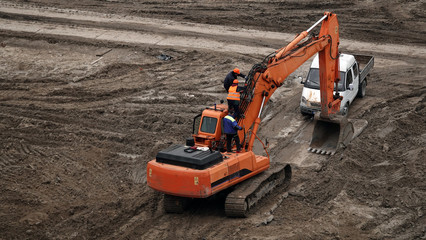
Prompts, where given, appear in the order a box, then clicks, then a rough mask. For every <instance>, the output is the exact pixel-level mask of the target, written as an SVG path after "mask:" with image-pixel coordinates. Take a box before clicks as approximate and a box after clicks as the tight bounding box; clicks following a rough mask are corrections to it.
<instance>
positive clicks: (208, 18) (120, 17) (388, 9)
mask: <svg viewBox="0 0 426 240" xmlns="http://www.w3.org/2000/svg"><path fill="white" fill-rule="evenodd" d="M425 8H426V4H425V3H424V2H423V1H393V3H392V4H391V3H389V2H388V1H351V2H350V3H348V2H347V1H333V2H332V3H331V2H330V1H309V0H303V1H285V2H284V1H275V2H269V1H260V0H258V1H256V0H255V1H175V2H172V1H150V2H146V1H141V2H134V1H125V0H123V1H120V0H118V1H94V0H81V1H78V3H76V2H75V1H54V0H34V1H33V0H25V1H0V22H1V24H0V43H1V47H0V52H1V56H2V57H1V58H0V62H1V64H0V69H1V71H0V173H1V174H0V186H1V188H0V239H287V238H288V239H425V238H426V227H425V226H426V218H425V210H426V209H425V207H426V201H425V199H426V184H425V180H426V179H425V178H426V177H425V172H426V161H425V157H424V156H425V147H424V146H425V144H426V130H425V129H426V121H425V120H426V118H425V115H426V108H425V104H426V101H425V96H426V84H425V83H424V80H425V77H424V76H425V73H426V71H425V70H426V66H425V64H424V63H425V62H426V57H425V53H426V44H425V41H424V39H425V37H426V34H425V29H426V18H425V17H426V16H425V13H424V9H425ZM325 10H332V11H334V12H336V13H337V14H339V15H338V16H339V22H340V29H341V36H342V39H341V51H342V52H349V53H357V54H367V55H374V57H375V59H376V63H375V67H374V70H373V71H372V73H371V74H370V76H369V78H368V87H367V95H366V97H365V98H363V99H357V100H356V101H355V102H354V104H353V105H352V106H351V109H350V113H349V117H350V118H354V119H357V118H358V119H366V120H367V121H368V122H369V125H368V127H367V129H366V130H365V131H364V132H363V133H362V134H361V135H360V136H359V137H358V138H356V139H355V140H354V141H353V142H352V143H351V144H350V145H349V146H348V147H347V148H346V149H343V150H341V151H339V152H338V153H336V154H335V155H334V156H322V155H315V154H311V153H308V152H307V151H306V148H307V146H308V144H309V140H310V134H311V132H312V119H310V118H309V117H303V116H302V115H301V114H300V112H299V109H298V104H299V100H300V94H301V90H302V85H300V84H299V82H300V79H301V78H304V77H306V73H307V70H308V67H309V61H308V62H307V63H306V64H304V65H303V66H302V67H301V68H299V69H298V70H297V71H296V72H295V73H293V74H292V75H291V76H290V77H289V78H288V79H287V81H286V82H285V84H284V86H283V87H282V88H280V89H279V90H277V92H276V93H275V95H274V96H273V97H272V98H271V101H270V102H269V105H268V107H267V108H266V110H265V113H264V114H263V116H262V118H263V122H262V125H261V132H260V134H259V135H260V136H261V138H262V139H265V138H268V141H269V142H270V149H269V152H270V154H271V156H272V161H277V162H287V163H290V164H291V165H292V166H293V179H292V183H291V185H290V187H289V188H288V189H278V190H277V193H278V195H281V196H284V199H283V201H282V202H279V201H277V198H272V197H270V198H268V199H265V200H264V201H263V202H262V203H261V205H260V206H259V207H258V208H257V209H256V211H255V212H253V213H252V214H251V215H250V216H249V217H248V218H246V219H230V218H226V217H225V213H224V210H223V198H221V197H217V198H212V199H208V200H200V201H196V202H195V203H194V205H193V206H191V207H190V209H188V211H186V212H185V213H183V214H181V215H175V214H165V213H164V209H163V207H162V203H163V197H162V195H161V194H159V193H157V192H154V191H153V190H151V189H149V188H148V187H147V186H146V179H145V178H146V175H145V171H146V164H147V162H148V161H149V160H151V159H153V158H154V157H155V154H156V153H157V152H158V151H159V150H160V149H162V148H165V147H167V146H169V145H170V144H171V143H183V142H184V139H185V138H186V137H187V136H190V135H191V132H192V118H193V117H194V116H195V115H197V114H198V113H199V112H200V111H201V110H202V109H203V108H205V107H206V106H209V105H212V104H214V103H218V102H219V100H220V99H224V98H225V93H224V91H223V88H222V83H221V81H223V78H224V76H225V75H226V73H227V72H229V71H230V70H231V69H233V68H234V67H236V66H238V67H240V68H241V69H242V71H243V72H245V73H246V72H248V71H249V69H250V68H251V66H252V65H253V64H255V63H257V62H259V61H261V60H262V59H263V57H264V56H265V55H266V54H267V53H268V52H270V51H273V50H274V49H276V48H279V47H281V46H283V45H285V44H286V43H288V42H289V41H290V40H291V37H292V36H294V35H295V34H297V33H299V32H301V31H303V30H305V29H306V28H307V27H309V26H310V25H311V24H312V23H313V22H315V20H317V19H318V18H320V17H321V15H322V13H323V12H324V11H325ZM160 54H167V55H170V56H172V57H173V58H172V59H171V60H169V61H164V60H162V59H160V58H158V56H159V55H160ZM257 153H258V154H263V152H262V149H261V148H260V147H257ZM276 203H279V205H278V207H277V208H276V209H274V207H273V206H274V204H276ZM270 209H274V210H273V211H272V213H269V211H270ZM271 216H273V219H272V221H270V222H269V223H268V224H265V223H266V222H268V221H269V220H271ZM267 220H268V221H267Z"/></svg>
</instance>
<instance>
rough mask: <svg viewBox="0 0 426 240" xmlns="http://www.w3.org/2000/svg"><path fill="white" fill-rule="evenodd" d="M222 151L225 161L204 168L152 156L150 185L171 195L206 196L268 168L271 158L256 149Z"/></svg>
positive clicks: (149, 175) (149, 169)
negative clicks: (259, 153) (183, 165)
mask: <svg viewBox="0 0 426 240" xmlns="http://www.w3.org/2000/svg"><path fill="white" fill-rule="evenodd" d="M222 155H223V157H224V159H223V161H222V162H220V163H218V164H216V165H213V166H211V167H209V168H207V169H203V170H197V169H192V168H187V167H182V166H175V165H170V164H165V163H159V162H157V161H156V160H152V161H150V162H149V163H148V166H147V182H148V185H149V186H150V187H151V188H153V189H155V190H157V191H160V192H163V193H166V194H170V195H175V196H180V197H188V198H206V197H209V196H211V195H213V194H215V193H217V192H219V191H221V190H223V189H226V188H228V187H230V186H232V185H235V184H237V183H239V182H241V181H243V180H245V179H247V178H250V177H252V176H254V175H256V174H258V173H260V172H263V171H265V170H266V169H268V168H269V159H268V158H267V157H263V156H256V155H255V154H254V153H253V152H244V153H224V154H222Z"/></svg>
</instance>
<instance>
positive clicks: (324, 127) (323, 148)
mask: <svg viewBox="0 0 426 240" xmlns="http://www.w3.org/2000/svg"><path fill="white" fill-rule="evenodd" d="M320 114H321V113H320V112H318V113H316V114H315V127H314V132H313V134H312V139H311V144H310V146H309V149H308V150H309V151H311V152H314V153H320V154H331V155H333V154H334V153H336V150H337V149H338V148H339V147H340V146H346V145H347V144H349V142H350V141H351V140H352V137H353V134H354V127H353V125H352V123H351V122H349V121H348V120H347V118H346V117H344V116H341V115H333V116H330V119H328V118H322V117H321V116H320Z"/></svg>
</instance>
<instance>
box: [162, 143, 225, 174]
mask: <svg viewBox="0 0 426 240" xmlns="http://www.w3.org/2000/svg"><path fill="white" fill-rule="evenodd" d="M156 161H157V162H159V163H167V164H171V165H175V166H182V167H187V168H192V169H198V170H202V169H206V168H208V167H210V166H213V165H215V164H217V163H219V162H222V161H223V157H222V154H220V152H218V151H213V150H212V151H210V150H207V151H201V150H198V149H197V148H191V147H187V146H181V145H172V146H170V147H169V148H167V149H165V150H162V151H160V152H159V153H157V156H156Z"/></svg>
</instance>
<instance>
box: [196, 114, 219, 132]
mask: <svg viewBox="0 0 426 240" xmlns="http://www.w3.org/2000/svg"><path fill="white" fill-rule="evenodd" d="M216 125H217V118H212V117H203V121H202V122H201V128H200V131H201V132H205V133H211V134H214V133H215V132H216Z"/></svg>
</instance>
